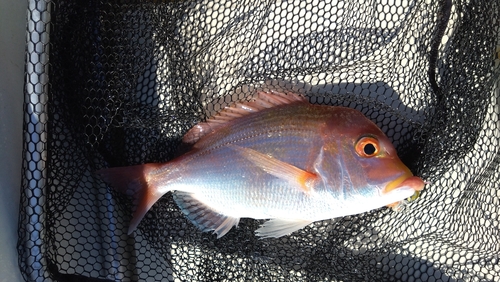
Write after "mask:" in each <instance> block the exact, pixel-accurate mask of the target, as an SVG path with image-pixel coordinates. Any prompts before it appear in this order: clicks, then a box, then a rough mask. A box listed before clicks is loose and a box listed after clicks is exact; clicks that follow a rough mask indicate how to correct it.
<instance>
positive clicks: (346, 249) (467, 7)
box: [18, 0, 500, 281]
mask: <svg viewBox="0 0 500 282" xmlns="http://www.w3.org/2000/svg"><path fill="white" fill-rule="evenodd" d="M499 46H500V5H499V4H498V3H497V2H496V1H458V0H457V1H383V0H379V1H333V0H332V1H319V0H313V1H230V0H221V1H155V0H150V1H127V0H122V1H92V0H91V1H60V0H54V1H36V0H33V1H30V2H29V9H28V25H27V53H26V84H25V93H26V100H25V115H24V120H25V126H24V141H25V144H24V155H23V158H24V165H23V182H22V187H21V189H22V196H21V209H20V218H19V241H18V249H19V255H20V256H19V263H20V269H21V271H22V272H23V275H24V278H25V279H26V280H27V281H51V280H52V281H165V280H166V281H169V280H170V281H252V280H253V281H400V280H403V281H419V280H421V281H460V280H464V281H492V280H493V281H500V278H499V276H500V265H499V261H498V259H499V257H498V254H499V253H500V241H499V240H500V239H499V238H500V230H499V209H500V208H499V207H500V205H499V203H500V200H499V199H500V194H499V193H500V184H499V183H500V173H499V170H500V150H499V143H500V142H499V141H500V125H499V124H500V123H499V122H500V121H499V113H500V110H499V106H500V99H499V94H498V93H499V92H498V86H497V88H495V85H496V84H497V83H498V77H499V67H498V65H499V56H500V55H499V54H500V51H499V50H500V48H499ZM261 90H270V91H274V90H276V91H285V92H286V91H293V92H296V93H300V94H302V95H304V96H306V97H308V98H309V100H310V102H311V103H315V104H325V105H341V106H347V107H351V108H355V109H358V110H359V111H361V112H362V113H363V114H365V116H367V117H368V118H369V119H370V120H372V121H373V122H375V123H376V124H377V125H378V126H379V127H380V128H381V129H382V131H383V132H384V133H385V134H386V135H387V136H388V137H389V138H390V139H391V141H392V142H393V144H394V146H395V147H396V149H397V151H398V154H399V156H400V157H401V159H402V160H403V162H405V164H406V165H407V166H408V167H409V168H410V169H411V170H412V172H413V173H414V174H415V175H418V176H420V177H422V178H423V179H425V180H426V181H428V182H429V183H430V184H428V185H426V188H425V190H424V191H422V193H421V195H420V197H418V198H417V199H416V200H414V201H411V202H410V203H408V205H406V206H405V207H404V209H403V210H402V211H399V212H394V211H392V210H391V209H387V208H382V209H378V210H374V211H371V212H368V213H364V214H360V215H354V216H348V217H344V218H340V219H338V220H324V221H319V222H316V223H313V224H311V225H308V226H307V227H305V228H303V229H301V230H299V231H297V232H294V233H292V234H291V235H288V236H283V237H280V238H276V239H272V238H269V239H259V238H258V237H256V236H255V235H254V230H255V229H257V228H258V226H259V225H260V224H262V221H259V220H253V219H242V220H241V221H240V223H239V226H238V228H236V229H233V230H232V231H231V232H229V233H228V234H226V235H225V236H224V237H223V238H221V239H218V240H217V239H216V238H215V235H212V234H210V233H202V232H200V231H199V230H198V229H197V228H196V227H195V226H194V225H192V224H191V223H190V222H189V220H188V219H187V218H186V217H185V216H184V215H183V213H182V212H181V211H180V210H179V208H178V207H177V205H176V204H175V203H174V201H173V199H172V196H171V195H170V194H167V195H165V196H164V197H162V198H161V199H160V200H159V201H158V202H157V203H156V204H155V205H154V206H153V208H152V209H151V210H150V211H149V212H148V213H147V214H146V216H145V218H144V220H143V221H142V222H141V224H140V225H139V228H138V229H137V230H136V231H134V232H133V233H132V234H131V235H127V228H128V223H129V221H130V218H131V213H130V204H131V203H130V199H128V198H127V197H125V196H123V195H121V194H119V193H116V192H114V191H113V190H112V189H111V188H110V187H109V186H108V185H106V184H105V183H104V182H103V181H102V180H101V179H100V178H99V177H98V176H97V175H96V174H95V171H96V170H99V169H101V168H104V167H114V166H127V165H135V164H142V163H148V162H165V161H168V160H171V159H172V158H174V157H175V156H177V155H178V154H179V152H180V151H179V150H180V149H179V145H180V143H181V139H182V136H183V135H184V134H185V133H186V132H187V131H188V130H189V129H190V128H191V127H192V126H194V125H195V124H196V123H198V122H200V121H203V120H205V119H207V118H208V117H210V116H212V115H214V114H216V113H217V112H219V111H220V110H221V109H223V108H224V107H225V106H227V105H230V104H231V103H233V102H237V101H245V100H248V99H249V98H250V97H251V96H252V95H255V93H257V92H258V91H261Z"/></svg>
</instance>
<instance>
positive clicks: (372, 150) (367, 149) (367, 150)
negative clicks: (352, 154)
mask: <svg viewBox="0 0 500 282" xmlns="http://www.w3.org/2000/svg"><path fill="white" fill-rule="evenodd" d="M375 151H377V149H376V148H375V146H374V145H373V144H370V143H368V144H366V145H365V147H363V152H365V154H366V155H367V156H371V155H373V154H375Z"/></svg>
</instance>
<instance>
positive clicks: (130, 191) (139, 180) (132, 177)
mask: <svg viewBox="0 0 500 282" xmlns="http://www.w3.org/2000/svg"><path fill="white" fill-rule="evenodd" d="M159 165H160V164H143V165H136V166H127V167H114V168H105V169H101V170H98V171H97V172H96V173H97V174H98V175H99V176H100V177H101V178H102V179H103V180H104V181H105V182H106V183H108V184H110V185H111V186H112V187H113V188H114V189H115V190H116V191H118V192H120V193H123V194H125V195H128V196H130V197H132V203H133V211H134V215H133V217H132V220H131V221H130V225H129V228H128V234H130V233H132V231H134V230H135V229H136V228H137V225H139V222H140V221H141V220H142V218H143V217H144V215H146V213H147V212H148V210H149V209H150V208H151V207H152V206H153V204H154V203H156V201H158V199H160V198H161V196H163V194H164V193H160V192H159V191H158V189H157V188H158V187H156V186H155V185H154V183H150V182H148V175H149V172H150V171H151V170H152V169H156V168H157V167H158V166H159Z"/></svg>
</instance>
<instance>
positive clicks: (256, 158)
mask: <svg viewBox="0 0 500 282" xmlns="http://www.w3.org/2000/svg"><path fill="white" fill-rule="evenodd" d="M230 147H231V148H232V149H234V150H236V151H238V152H239V153H240V154H241V155H242V156H243V157H245V158H246V159H247V160H249V161H251V162H253V163H254V164H255V165H257V166H258V167H260V168H261V169H263V170H264V171H266V172H267V173H269V174H272V175H274V176H276V177H278V178H280V179H283V180H287V181H288V182H290V183H292V184H295V185H298V186H299V187H300V188H301V190H302V191H303V192H305V193H309V192H311V191H312V189H313V183H314V182H315V181H316V180H317V179H318V176H317V175H316V174H315V173H312V172H309V171H306V170H303V169H300V168H298V167H296V166H294V165H291V164H289V163H286V162H283V161H280V160H278V159H275V158H273V157H271V156H268V155H265V154H262V153H260V152H258V151H256V150H254V149H250V148H244V147H240V146H236V145H231V146H230Z"/></svg>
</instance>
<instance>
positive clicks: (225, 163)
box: [98, 92, 425, 238]
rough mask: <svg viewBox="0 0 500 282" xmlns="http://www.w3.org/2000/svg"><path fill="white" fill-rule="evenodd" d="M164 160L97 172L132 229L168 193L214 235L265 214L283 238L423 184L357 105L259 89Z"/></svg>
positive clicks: (267, 227) (270, 228)
mask: <svg viewBox="0 0 500 282" xmlns="http://www.w3.org/2000/svg"><path fill="white" fill-rule="evenodd" d="M183 141H184V142H186V143H191V144H194V145H193V147H192V149H191V150H190V151H189V152H187V153H186V154H184V155H182V156H180V157H178V158H176V159H174V160H172V161H170V162H167V163H154V164H144V165H137V166H131V167H118V168H108V169H102V170H100V171H98V173H99V174H100V175H101V176H102V178H103V179H104V180H105V181H106V182H107V183H109V184H111V186H112V187H114V188H115V189H116V190H118V191H121V192H123V193H126V194H129V195H131V196H132V197H133V198H134V203H135V205H136V208H135V211H134V214H133V218H132V221H131V223H130V227H129V234H130V233H131V232H132V231H133V230H134V229H135V228H136V227H137V225H138V224H139V222H140V221H141V219H142V218H143V217H144V215H145V214H146V212H147V211H148V210H149V209H150V208H151V206H152V205H153V204H154V203H155V202H156V201H157V200H158V199H159V198H160V197H162V196H163V195H164V194H166V193H167V192H172V193H173V198H174V200H175V202H176V203H177V205H178V206H179V207H180V209H181V210H182V211H183V213H184V214H185V215H186V216H187V218H188V219H189V220H190V221H191V222H193V223H194V224H195V225H196V226H197V227H198V228H199V229H201V230H202V231H213V232H214V233H216V234H217V238H220V237H221V236H223V235H224V234H226V233H227V232H228V231H229V230H230V229H231V228H232V227H233V226H235V225H237V224H238V222H239V220H240V218H242V217H245V218H254V219H269V220H268V221H267V222H265V223H264V224H263V225H262V226H261V227H260V228H259V229H258V230H257V231H256V234H257V236H261V237H280V236H283V235H286V234H289V233H291V232H294V231H296V230H299V229H301V228H302V227H304V226H306V225H308V224H310V223H312V222H315V221H318V220H324V219H330V218H336V217H341V216H346V215H353V214H358V213H363V212H366V211H370V210H373V209H377V208H380V207H383V206H391V205H392V206H394V205H397V204H398V203H399V202H400V201H402V200H404V199H406V198H408V197H410V196H412V195H413V194H414V193H415V192H416V191H420V190H422V189H423V188H424V185H425V184H424V182H423V181H422V179H420V178H419V177H416V176H413V174H412V173H411V172H410V170H409V169H408V168H407V167H406V166H405V165H404V164H403V163H402V162H401V160H400V159H399V158H398V156H397V153H396V150H395V149H394V147H393V146H392V144H391V142H390V140H389V139H388V138H387V137H386V136H385V135H384V133H383V132H382V131H381V130H380V129H379V128H378V127H377V126H376V125H375V124H374V123H373V122H371V121H370V120H368V119H367V118H366V117H365V116H364V115H363V114H362V113H360V112H359V111H357V110H354V109H350V108H345V107H336V106H324V105H313V104H310V103H309V102H308V101H307V100H306V99H305V98H303V97H301V96H299V95H297V94H293V93H287V94H284V93H278V92H271V93H266V92H259V93H258V96H257V97H256V98H255V99H254V100H253V101H251V102H244V103H237V104H235V105H233V106H231V107H228V108H226V109H224V110H223V111H222V112H220V113H219V114H218V115H216V116H215V117H213V118H211V119H209V120H208V121H207V122H203V123H200V124H198V125H196V126H195V127H193V128H192V129H191V130H190V131H188V133H187V134H186V135H185V136H184V139H183Z"/></svg>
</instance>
